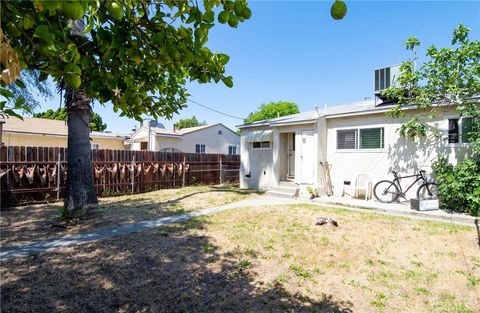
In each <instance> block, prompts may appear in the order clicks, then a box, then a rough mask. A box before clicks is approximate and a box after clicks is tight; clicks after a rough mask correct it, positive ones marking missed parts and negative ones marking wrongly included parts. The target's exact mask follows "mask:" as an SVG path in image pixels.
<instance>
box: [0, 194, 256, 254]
mask: <svg viewBox="0 0 480 313" xmlns="http://www.w3.org/2000/svg"><path fill="white" fill-rule="evenodd" d="M254 195H255V193H253V192H249V191H245V190H240V189H237V188H235V187H232V186H228V185H222V186H195V187H185V188H181V189H162V190H157V191H153V192H149V193H143V194H134V195H125V196H118V197H109V198H100V199H99V201H100V203H99V209H98V210H96V211H95V214H93V216H91V217H90V218H89V219H87V220H82V221H80V223H78V224H77V225H74V226H69V227H68V228H67V229H63V228H60V227H52V225H54V224H57V223H58V220H59V218H58V217H59V209H60V208H61V206H62V203H59V202H58V203H52V204H44V205H31V206H24V207H18V208H14V209H12V210H9V211H2V213H1V214H0V229H1V233H0V243H1V245H2V246H17V245H22V244H26V243H28V242H31V241H38V240H43V239H49V238H54V237H59V236H64V235H71V234H75V233H79V232H83V231H92V230H99V229H105V228H110V227H115V226H118V225H121V224H125V223H133V222H138V221H142V220H147V219H155V218H159V217H164V216H168V215H174V214H180V213H184V212H190V211H196V210H200V209H204V208H208V207H213V206H218V205H222V204H227V203H231V202H234V201H238V200H242V199H246V198H248V197H251V196H254Z"/></svg>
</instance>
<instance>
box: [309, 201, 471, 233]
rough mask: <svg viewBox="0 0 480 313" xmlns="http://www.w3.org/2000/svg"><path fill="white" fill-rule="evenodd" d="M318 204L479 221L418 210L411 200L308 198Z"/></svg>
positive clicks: (438, 212) (455, 214) (444, 219)
mask: <svg viewBox="0 0 480 313" xmlns="http://www.w3.org/2000/svg"><path fill="white" fill-rule="evenodd" d="M307 201H311V202H313V203H316V204H322V205H334V206H340V207H344V208H348V209H355V210H357V209H360V210H363V211H365V210H369V211H373V212H376V213H380V214H387V215H394V216H405V217H411V218H414V219H426V220H432V221H439V222H453V223H455V224H462V225H467V226H475V223H476V222H477V223H479V222H478V221H479V218H476V217H473V216H470V215H467V214H460V213H448V212H445V211H443V210H433V211H416V210H412V209H411V208H410V202H409V201H404V202H400V203H381V202H377V201H375V200H368V201H366V200H361V199H353V198H348V197H334V196H331V197H327V196H322V197H320V198H315V199H314V200H307Z"/></svg>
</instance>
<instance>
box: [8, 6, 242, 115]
mask: <svg viewBox="0 0 480 313" xmlns="http://www.w3.org/2000/svg"><path fill="white" fill-rule="evenodd" d="M1 6H2V10H1V11H2V13H1V14H2V16H1V17H2V29H6V34H7V37H8V39H9V44H10V45H11V47H12V48H13V50H14V51H15V52H16V55H17V56H18V59H19V63H20V65H21V68H25V69H38V70H40V71H41V74H40V80H44V79H46V78H47V77H48V76H49V75H51V76H52V77H53V79H54V80H55V81H60V80H62V79H64V80H65V82H66V83H67V84H68V86H70V87H72V88H75V89H79V90H83V91H85V92H86V94H87V96H88V97H91V98H96V99H98V100H99V101H100V102H101V103H105V102H108V101H112V103H113V109H114V111H120V112H121V115H122V116H127V117H131V118H136V119H140V116H141V115H142V114H144V113H146V114H148V115H151V116H153V117H154V118H155V117H157V116H160V115H161V116H166V117H171V116H172V114H173V113H176V112H177V111H178V110H179V109H180V108H182V107H183V105H184V103H185V98H186V96H187V93H186V90H185V88H184V85H185V84H186V82H187V81H192V80H196V81H199V82H200V83H208V82H212V81H213V82H219V81H223V83H224V84H225V85H227V86H228V87H232V85H233V82H232V77H231V76H228V75H226V74H225V65H226V64H227V63H228V61H229V57H228V56H227V55H226V54H223V53H217V52H212V51H211V50H210V49H209V48H207V47H206V46H205V44H206V43H207V41H208V35H209V30H210V29H211V28H212V27H213V26H214V22H215V12H216V11H218V10H216V9H214V8H215V7H220V8H221V9H220V15H218V17H217V18H218V19H219V21H220V22H225V21H226V22H227V23H228V24H229V25H230V26H231V27H237V26H238V24H239V23H240V22H243V21H245V20H246V19H248V18H250V16H251V11H250V9H249V8H248V6H247V3H246V1H235V2H233V1H230V0H225V1H218V0H205V1H204V2H203V6H199V5H197V4H195V3H192V2H190V1H186V0H167V1H149V0H132V1H128V2H127V1H118V2H116V1H85V0H83V1H51V0H48V1H47V0H37V1H33V2H31V1H9V2H4V1H2V3H1ZM226 14H228V18H227V19H225V16H226ZM220 16H222V18H221V19H220ZM83 22H85V24H83ZM79 29H83V31H79ZM2 84H5V83H2Z"/></svg>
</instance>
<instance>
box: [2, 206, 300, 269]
mask: <svg viewBox="0 0 480 313" xmlns="http://www.w3.org/2000/svg"><path fill="white" fill-rule="evenodd" d="M260 199H261V200H260ZM286 202H288V203H296V202H295V200H289V201H285V199H264V198H263V197H262V198H255V199H247V200H242V201H238V202H233V203H230V204H227V205H223V206H219V207H213V208H207V209H203V210H200V211H197V212H189V213H184V214H179V215H174V216H168V217H162V218H159V219H155V220H148V221H142V222H138V223H131V224H125V225H122V226H119V227H116V228H112V229H104V230H99V231H93V232H86V233H80V234H77V235H69V236H64V237H60V238H57V239H48V240H42V241H38V242H34V243H31V244H26V245H23V246H11V247H1V248H0V261H2V260H6V259H10V258H14V257H21V256H27V255H32V254H36V253H40V252H45V251H51V250H54V249H57V248H60V247H67V246H71V245H76V244H81V243H86V242H90V241H96V240H101V239H106V238H110V237H113V236H118V235H124V234H129V233H133V232H138V231H142V230H145V229H148V228H153V227H158V226H162V225H167V224H172V223H178V222H184V221H187V220H189V219H192V218H194V217H199V216H204V215H210V214H213V213H216V212H221V211H225V210H229V209H233V208H241V207H249V206H258V205H265V204H269V205H270V204H271V205H282V204H286Z"/></svg>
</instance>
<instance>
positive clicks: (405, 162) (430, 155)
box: [327, 112, 471, 197]
mask: <svg viewBox="0 0 480 313" xmlns="http://www.w3.org/2000/svg"><path fill="white" fill-rule="evenodd" d="M410 116H411V115H410ZM454 116H455V113H454V112H453V113H447V114H446V115H443V116H441V117H438V118H436V119H434V120H431V121H429V122H428V125H429V128H430V130H434V131H435V130H436V131H438V132H439V133H440V134H441V136H440V138H439V137H435V136H429V137H428V138H424V139H421V140H419V139H417V140H415V141H413V140H411V139H404V138H402V137H400V135H399V133H398V132H397V129H398V128H399V127H400V126H401V123H402V122H403V121H405V120H406V119H407V118H408V117H409V116H407V117H405V118H404V119H388V118H386V117H385V115H384V114H374V115H364V116H358V117H341V118H330V119H327V161H328V162H329V163H330V164H332V169H331V178H332V182H333V183H334V185H335V183H337V182H343V181H345V180H346V181H351V182H352V185H353V184H354V183H355V179H356V177H357V176H358V175H359V174H361V173H366V174H368V175H369V176H370V178H371V179H372V181H373V184H375V183H376V182H377V181H379V180H381V179H392V175H391V174H390V172H391V171H392V170H395V171H398V172H400V173H401V175H407V174H413V173H414V172H415V171H418V170H420V169H424V170H426V171H427V172H428V173H431V165H432V161H433V160H434V159H435V158H436V157H437V156H438V155H439V154H442V155H445V156H448V158H449V160H450V161H451V162H455V161H456V160H460V159H462V158H464V156H465V154H466V153H468V152H469V151H471V150H470V147H469V146H468V145H466V144H448V142H447V141H446V140H445V137H446V136H447V134H448V120H447V119H448V118H451V117H454ZM372 127H383V128H384V138H385V139H384V148H383V149H371V150H370V149H356V150H337V147H336V145H337V137H336V136H337V130H338V129H348V128H372ZM409 183H411V180H408V179H405V180H404V181H402V186H405V185H406V186H408V185H409ZM416 189H417V188H416V187H412V189H411V192H409V194H408V196H409V197H412V196H414V195H415V192H416Z"/></svg>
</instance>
